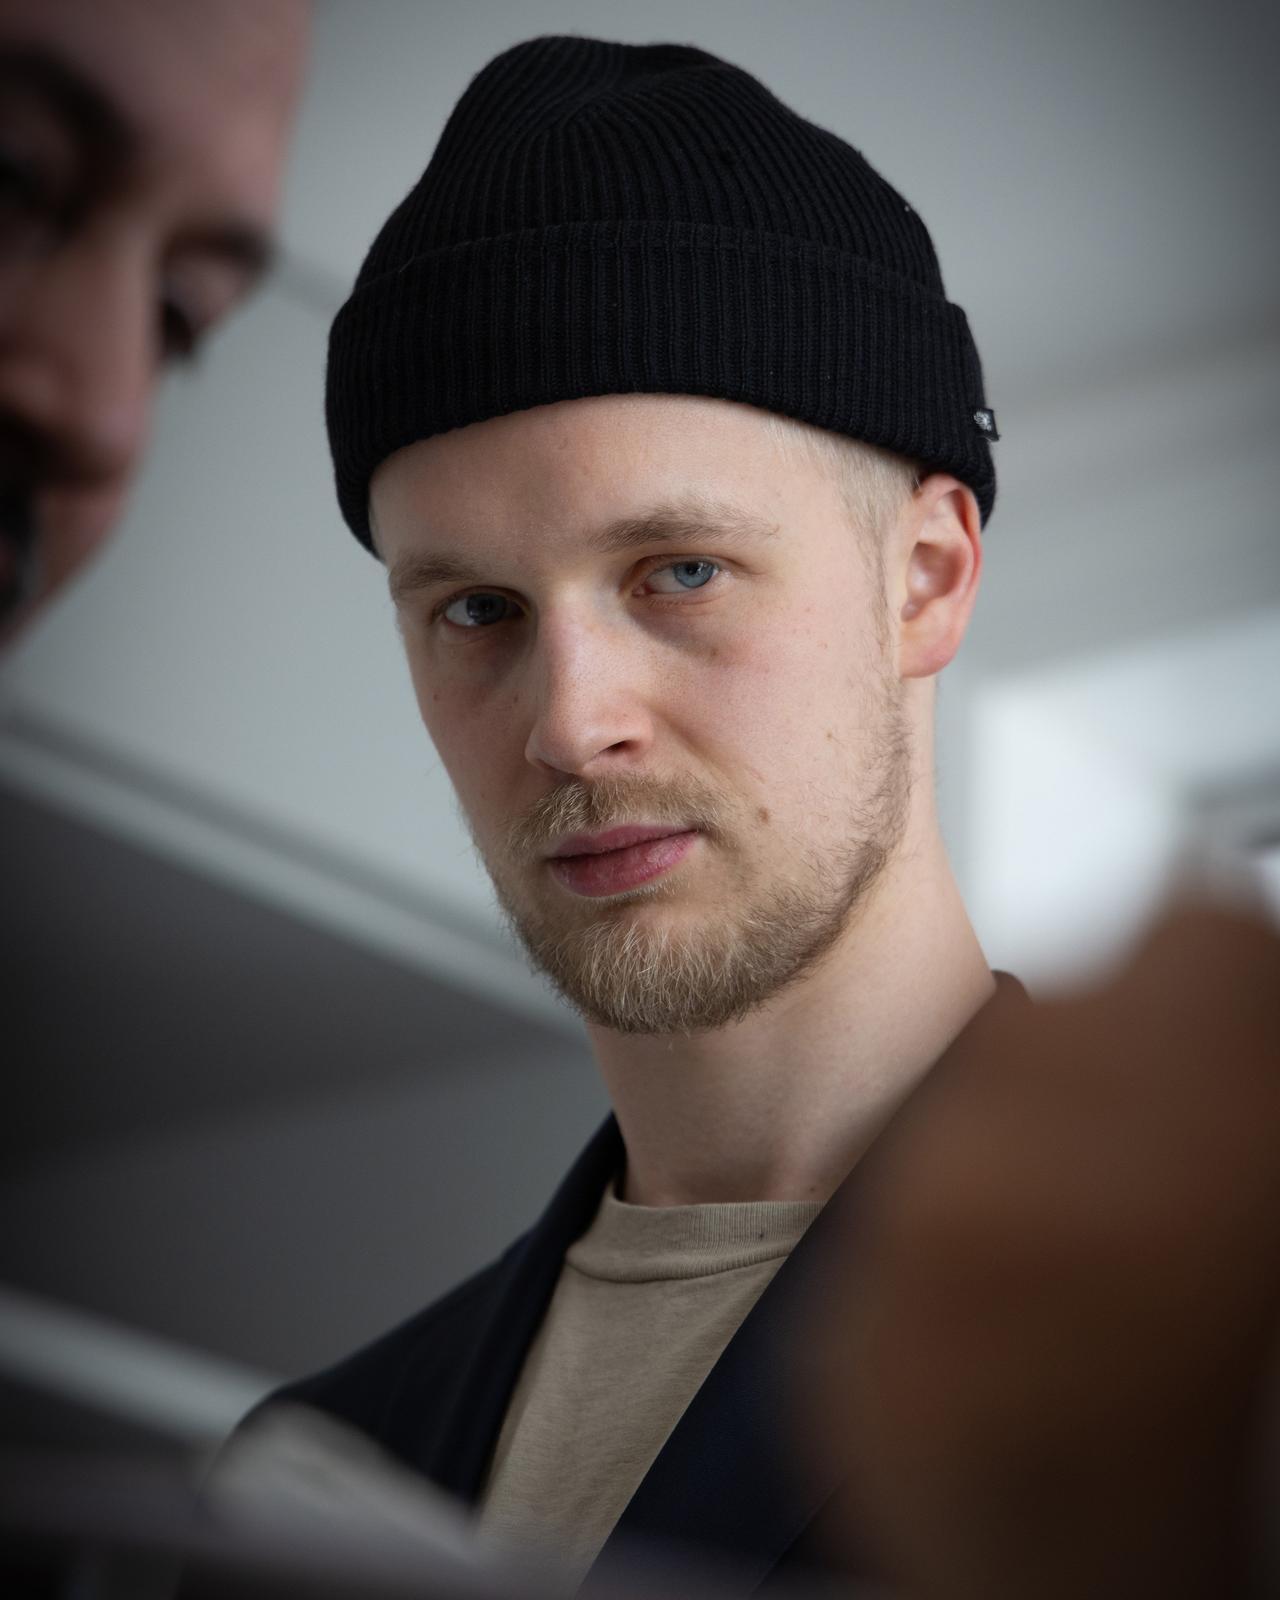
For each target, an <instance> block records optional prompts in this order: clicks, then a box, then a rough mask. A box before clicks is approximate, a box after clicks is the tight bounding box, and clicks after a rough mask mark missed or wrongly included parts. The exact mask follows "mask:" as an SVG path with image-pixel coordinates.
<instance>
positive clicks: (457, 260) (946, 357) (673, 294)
mask: <svg viewBox="0 0 1280 1600" xmlns="http://www.w3.org/2000/svg"><path fill="white" fill-rule="evenodd" d="M329 348H330V355H329V361H330V368H329V374H328V383H327V391H328V400H327V409H328V424H329V431H330V436H331V440H332V442H333V446H334V458H335V461H336V462H337V464H338V465H337V488H338V498H339V502H340V504H341V507H342V512H343V515H344V517H345V518H346V520H347V522H348V524H349V525H350V526H351V528H352V529H353V530H354V531H355V533H356V534H357V535H358V537H359V538H361V539H362V540H363V541H364V543H365V544H366V545H368V546H369V547H370V548H372V543H371V539H370V531H369V518H368V494H369V481H370V478H371V477H372V475H373V472H374V470H375V469H376V468H377V466H378V465H379V464H380V463H381V462H382V461H384V460H385V459H386V458H387V457H388V456H389V455H391V454H392V453H393V452H394V451H396V450H398V449H400V448H401V447H402V446H403V445H406V444H410V443H413V442H414V441H416V440H419V439H425V438H429V437H431V436H432V435H434V434H438V433H445V432H447V431H448V430H449V429H452V428H459V427H463V426H465V425H467V424H468V423H472V422H481V421H484V420H485V419H486V418H489V417H496V416H503V415H505V414H507V413H509V412H513V411H523V410H527V409H529V408H530V407H532V406H539V405H546V404H549V403H552V402H554V401H560V400H573V399H583V398H586V397H587V396H590V395H605V394H631V393H655V394H690V395H706V396H711V397H714V398H719V399H723V400H737V401H743V402H745V403H747V404H749V405H756V406H760V407H762V408H764V409H766V410H769V411H775V412H780V413H782V414H784V415H786V416H790V417H794V418H797V419H798V420H800V421H802V422H809V423H813V424H814V425H815V426H817V427H820V428H828V429H831V430H833V431H835V432H837V433H845V434H848V435H850V436H852V437H854V438H857V439H862V440H865V441H866V442H867V443H869V444H877V445H882V446H883V447H884V448H886V449H889V450H893V451H896V452H897V453H899V454H901V455H904V456H910V457H912V458H913V459H915V460H918V461H920V462H922V463H923V464H925V465H926V466H927V467H929V468H931V469H933V470H939V471H946V472H951V473H954V474H955V476H956V477H958V478H959V479H961V481H962V482H965V483H967V484H968V485H969V486H970V487H971V488H972V489H973V491H974V494H975V496H976V498H977V501H978V505H979V508H980V510H981V513H982V518H983V521H984V522H985V520H986V518H987V516H988V515H989V513H990V510H991V506H992V502H993V500H994V498H995V471H994V468H993V466H992V463H991V456H990V451H989V449H988V447H987V441H986V438H985V437H984V436H983V434H982V432H981V430H980V428H979V426H978V425H977V424H975V421H974V413H975V411H977V410H979V409H980V408H982V407H983V406H984V404H985V402H984V400H983V391H982V372H981V368H980V365H979V362H978V357H977V352H976V349H975V346H974V342H973V339H972V336H971V334H970V332H969V327H968V323H967V321H966V319H965V315H964V312H963V311H961V310H960V308H959V307H958V306H955V305H952V304H951V303H950V302H949V301H947V300H945V299H943V298H942V296H941V295H933V294H930V293H929V292H928V291H927V290H926V289H923V288H921V287H920V286H919V285H917V284H915V283H912V282H909V281H908V280H906V279H904V278H899V277H895V276H894V275H893V274H892V273H890V272H888V271H887V270H886V269H884V268H881V267H879V266H878V265H876V264H874V263H871V262H868V261H865V260H863V259H861V258H860V257H857V256H853V255H850V254H848V253H846V252H844V251H842V250H839V249H837V248H835V247H832V246H828V245H822V244H816V243H809V242H806V241H800V240H795V239H791V238H786V237H783V236H780V235H773V234H761V233H755V232H747V231H742V230H737V229H732V228H725V227H719V226H715V225H712V224H706V223H676V222H618V223H608V222H589V223H588V222H584V223H569V224H563V225H559V226H552V227H544V228H537V229H529V230H527V231H524V232H519V233H510V234H504V235H501V236H498V237H494V238H488V239H478V240H473V241H468V242H466V243H462V244H457V245H453V246H449V247H445V248H441V249H435V250H430V251H427V252H424V253H423V254H420V255H417V256H415V257H413V258H412V259H410V260H409V261H407V262H406V263H405V264H404V265H403V266H401V267H400V268H399V269H398V270H396V271H394V272H390V273H386V274H384V275H382V276H380V277H377V278H374V279H372V280H369V281H367V282H365V283H362V284H361V285H360V286H359V288H358V289H357V290H356V292H355V293H354V294H353V295H352V297H351V299H350V300H349V301H348V302H347V304H346V305H345V306H344V307H343V309H342V311H341V312H340V313H339V316H338V318H337V320H336V322H335V324H334V328H333V332H332V335H331V337H330V347H329Z"/></svg>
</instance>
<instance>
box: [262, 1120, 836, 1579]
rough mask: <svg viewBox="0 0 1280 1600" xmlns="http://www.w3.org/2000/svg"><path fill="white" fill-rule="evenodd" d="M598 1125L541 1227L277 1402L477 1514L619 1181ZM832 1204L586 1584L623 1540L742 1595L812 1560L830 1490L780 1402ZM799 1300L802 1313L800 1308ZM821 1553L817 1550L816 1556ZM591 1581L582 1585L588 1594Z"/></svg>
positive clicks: (721, 1364)
mask: <svg viewBox="0 0 1280 1600" xmlns="http://www.w3.org/2000/svg"><path fill="white" fill-rule="evenodd" d="M623 1159H624V1149H623V1144H622V1138H621V1135H620V1134H619V1132H618V1125H617V1123H616V1122H615V1121H614V1120H613V1118H612V1117H610V1118H609V1119H608V1121H607V1122H605V1124H604V1126H603V1127H602V1128H601V1129H600V1130H599V1132H598V1133H597V1134H596V1135H595V1137H594V1138H593V1139H592V1140H591V1142H590V1144H589V1145H588V1146H587V1147H586V1149H585V1150H584V1151H583V1153H582V1154H581V1155H580V1156H579V1158H578V1160H577V1161H576V1162H575V1164H574V1166H573V1167H572V1169H571V1170H570V1172H569V1174H568V1176H567V1177H566V1178H565V1179H564V1181H563V1182H562V1183H561V1185H560V1187H559V1189H558V1190H557V1191H556V1193H555V1195H554V1197H553V1198H552V1200H551V1203H550V1205H549V1206H548V1207H547V1209H546V1211H545V1212H544V1213H543V1215H542V1217H541V1218H540V1219H539V1220H538V1222H537V1223H536V1224H535V1225H534V1226H533V1228H532V1229H530V1231H529V1232H528V1233H526V1234H524V1235H522V1236H521V1237H520V1238H519V1239H517V1240H516V1242H515V1243H514V1244H513V1245H512V1246H511V1247H510V1249H508V1250H507V1251H506V1253H505V1254H504V1255H503V1256H502V1257H501V1258H500V1259H499V1260H498V1261H496V1262H495V1263H494V1264H493V1265H492V1266H490V1267H488V1268H486V1269H485V1270H484V1271H483V1272H480V1273H477V1274H476V1276H475V1277H473V1278H469V1279H467V1281H466V1282H465V1283H463V1284H461V1285H460V1286H459V1287H458V1288H456V1289H454V1290H453V1291H452V1292H451V1293H450V1294H448V1295H446V1296H445V1297H444V1299H442V1300H438V1301H436V1303H435V1304H434V1305H432V1306H429V1307H428V1308H427V1309H426V1310H425V1311H422V1312H419V1313H418V1315H417V1316H415V1317H412V1318H411V1319H410V1320H409V1321H408V1322H405V1323H403V1324H402V1325H401V1326H400V1327H398V1328H395V1329H393V1330H392V1332H390V1333H388V1334H385V1335H384V1336H383V1337H382V1338H380V1339H378V1340H376V1341H375V1342H374V1343H373V1344H371V1345H367V1346H366V1347H365V1348H364V1349H362V1350H359V1351H357V1352H356V1354H355V1355H353V1356H349V1357H348V1358H347V1359H346V1360H344V1361H342V1362H340V1363H339V1364H338V1365H337V1366H334V1367H331V1368H329V1369H328V1370H327V1371H325V1372H322V1373H319V1374H318V1375H316V1376H314V1377H311V1378H306V1379H304V1380H302V1381H301V1382H299V1383H295V1384H291V1385H289V1386H288V1387H287V1388H285V1389H283V1390H281V1391H279V1393H278V1395H277V1396H275V1397H274V1398H279V1399H285V1400H292V1401H296V1402H300V1403H303V1404H306V1405H311V1406H316V1407H318V1408H320V1409H321V1410H323V1411H327V1412H329V1413H331V1414H332V1415H333V1416H336V1417H337V1418H339V1419H340V1420H341V1421H343V1422H346V1423H348V1424H350V1425H351V1426H353V1427H356V1428H358V1429H359V1430H360V1431H361V1432H362V1433H365V1434H367V1435H368V1436H369V1437H370V1438H372V1439H373V1440H374V1441H375V1442H376V1443H377V1444H379V1445H380V1446H381V1447H382V1448H383V1449H384V1450H386V1451H388V1452H389V1453H390V1454H392V1455H393V1456H395V1457H397V1458H398V1459H399V1460H401V1461H402V1462H404V1463H405V1464H406V1465H408V1466H410V1467H412V1468H414V1469H416V1470H417V1471H418V1472H421V1473H422V1474H423V1475H424V1476H425V1477H427V1478H429V1479H430V1480H431V1481H432V1482H433V1483H435V1484H438V1485H439V1486H440V1487H441V1488H443V1489H446V1490H448V1491H449V1492H450V1493H451V1494H454V1495H456V1496H458V1497H459V1498H460V1499H461V1500H463V1501H465V1502H466V1503H468V1504H474V1503H475V1502H476V1501H477V1500H478V1499H479V1496H480V1492H481V1490H482V1488H483V1486H484V1480H485V1475H486V1472H487V1470H488V1466H489V1459H490V1457H491V1455H492V1453H493V1449H494V1446H495V1445H496V1444H497V1440H498V1433H499V1431H500V1429H501V1427H502V1422H503V1418H504V1417H505V1415H506V1410H507V1403H508V1401H509V1400H510V1398H511V1393H512V1391H513V1389H514V1388H515V1385H516V1380H517V1379H518V1378H519V1376H520V1371H521V1368H522V1366H523V1364H524V1359H525V1356H526V1354H527V1352H528V1350H529V1346H530V1345H531V1344H532V1342H533V1339H534V1336H535V1334H536V1333H537V1331H538V1327H539V1325H540V1323H541V1321H542V1317H543V1314H544V1312H545V1311H546V1308H547V1304H548V1302H549V1301H550V1299H551V1294H552V1291H553V1290H554V1288H555V1286H556V1282H557V1280H558V1279H559V1276H560V1270H561V1267H562V1266H563V1264H564V1255H565V1251H566V1250H567V1249H568V1248H569V1246H570V1245H571V1244H572V1243H573V1241H574V1240H575V1239H577V1238H578V1237H579V1235H581V1234H582V1233H584V1232H585V1231H586V1229H587V1227H588V1226H589V1225H590V1223H591V1220H592V1218H593V1217H594V1216H595V1213H596V1210H597V1208H598V1206H599V1204H600V1198H601V1196H602V1194H603V1193H604V1190H605V1186H606V1184H607V1183H609V1181H610V1180H611V1179H612V1178H613V1177H614V1176H615V1175H616V1174H617V1173H618V1172H619V1171H620V1170H621V1167H622V1165H623ZM831 1211H832V1208H831V1207H828V1208H827V1209H826V1210H825V1211H824V1212H823V1213H822V1215H821V1216H819V1217H818V1219H817V1221H816V1222H815V1223H814V1224H813V1225H812V1226H811V1227H810V1229H809V1230H808V1232H807V1233H806V1234H805V1235H804V1237H803V1238H802V1239H801V1241H800V1243H799V1244H798V1245H797V1246H796V1248H795V1249H794V1250H793V1251H792V1253H791V1255H790V1256H789V1257H788V1259H787V1260H786V1261H785V1262H783V1264H782V1266H781V1267H780V1268H779V1270H778V1272H777V1273H776V1274H775V1275H774V1277H773V1280H772V1281H771V1283H770V1284H769V1286H768V1288H767V1289H766V1290H765V1292H764V1293H763V1295H761V1297H760V1299H759V1300H758V1301H757V1302H756V1304H755V1306H754V1307H753V1308H752V1310H751V1312H750V1313H749V1314H748V1316H747V1317H746V1319H745V1321H744V1322H743V1323H742V1325H741V1327H740V1328H739V1329H738V1332H737V1333H736V1334H735V1335H734V1337H733V1338H732V1339H731V1340H730V1342H729V1345H728V1347H727V1348H726V1349H725V1351H724V1353H723V1354H722V1355H721V1357H720V1359H719V1361H717V1362H716V1364H715V1366H714V1367H713V1368H712V1370H711V1372H710V1374H709V1375H708V1377H707V1379H706V1381H705V1382H704V1383H703V1385H702V1387H701V1388H700V1389H699V1391H698V1393H697V1394H696V1395H695V1396H694V1398H693V1400H692V1402H691V1403H690V1405H689V1407H688V1409H687V1410H686V1412H685V1414H684V1415H683V1417H681V1419H680V1421H679V1422H678V1423H677V1425H676V1427H675V1429H674V1430H673V1432H672V1434H671V1436H670V1438H669V1439H668V1440H667V1442H666V1444H665V1445H664V1446H663V1447H662V1450H661V1451H660V1452H659V1454H658V1457H657V1459H656V1460H655V1462H654V1463H653V1465H652V1467H650V1469H649V1472H648V1474H647V1475H646V1476H645V1479H644V1481H643V1482H642V1483H641V1485H640V1487H639V1489H638V1490H637V1491H636V1493H635V1495H634V1496H633V1497H632V1499H631V1502H630V1504H629V1505H628V1506H627V1508H626V1510H625V1511H624V1512H623V1514H622V1518H621V1520H620V1521H619V1523H618V1525H617V1527H616V1528H615V1529H614V1532H613V1533H612V1534H611V1535H610V1538H609V1540H608V1542H607V1543H606V1545H605V1548H604V1550H603V1551H602V1552H601V1555H600V1557H599V1558H598V1560H597V1563H596V1567H595V1568H593V1573H596V1572H597V1571H599V1572H600V1573H604V1572H606V1571H607V1570H608V1569H609V1568H610V1567H611V1566H612V1565H613V1562H614V1561H615V1560H619V1559H621V1560H622V1561H623V1562H624V1563H625V1561H626V1559H627V1557H626V1552H627V1549H628V1547H629V1546H631V1545H632V1544H633V1543H634V1541H636V1540H639V1539H643V1540H645V1541H648V1542H651V1543H652V1544H653V1545H655V1546H657V1547H659V1548H672V1549H674V1550H676V1551H679V1552H681V1553H683V1552H688V1553H690V1554H693V1555H696V1556H697V1557H699V1558H703V1559H707V1558H710V1559H712V1560H716V1559H719V1558H722V1559H723V1560H724V1561H725V1562H726V1563H728V1564H729V1568H730V1570H731V1571H732V1573H733V1582H734V1586H735V1587H736V1588H740V1591H741V1592H742V1593H743V1594H748V1593H751V1592H753V1591H755V1590H756V1589H757V1588H758V1587H759V1585H760V1584H761V1583H762V1582H763V1581H764V1580H765V1579H766V1578H768V1577H769V1575H770V1574H771V1573H774V1572H775V1569H777V1575H778V1576H780V1577H781V1576H786V1577H792V1578H794V1577H798V1576H800V1575H801V1574H802V1573H803V1572H804V1571H808V1570H810V1569H811V1568H812V1567H814V1566H817V1565H818V1564H820V1562H821V1559H822V1557H821V1553H820V1538H819V1540H818V1541H815V1538H814V1534H815V1530H814V1529H813V1528H811V1524H813V1523H814V1520H815V1518H816V1517H817V1515H818V1513H819V1512H820V1511H821V1509H822V1506H823V1504H824V1502H826V1501H827V1500H828V1499H829V1498H830V1495H831V1493H832V1491H833V1489H834V1488H835V1486H836V1485H835V1484H834V1483H833V1482H831V1481H827V1480H824V1479H822V1478H821V1476H820V1475H818V1474H817V1473H816V1472H814V1471H813V1470H812V1469H808V1468H806V1467H803V1466H801V1464H800V1462H801V1457H802V1453H801V1452H797V1451H796V1450H795V1449H794V1448H793V1447H792V1441H791V1438H790V1433H791V1429H792V1427H793V1420H792V1409H793V1408H792V1406H791V1404H790V1397H789V1394H788V1383H787V1377H788V1371H789V1368H790V1361H791V1358H790V1355H789V1351H790V1350H791V1349H792V1348H793V1340H792V1337H791V1328H792V1325H793V1323H794V1320H795V1319H796V1316H797V1313H798V1311H800V1310H801V1309H802V1306H803V1303H805V1302H806V1296H805V1295H804V1294H803V1293H802V1292H801V1287H800V1286H801V1283H802V1281H803V1279H804V1278H805V1277H806V1272H805V1268H806V1266H808V1265H809V1264H810V1263H811V1262H812V1261H813V1259H814V1258H818V1257H820V1255H821V1238H822V1235H823V1234H824V1232H826V1231H829V1226H828V1227H827V1228H824V1224H828V1223H829V1218H830V1216H831ZM798 1302H799V1304H798ZM815 1543H817V1548H815ZM589 1582H590V1579H588V1583H589Z"/></svg>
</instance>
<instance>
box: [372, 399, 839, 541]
mask: <svg viewBox="0 0 1280 1600" xmlns="http://www.w3.org/2000/svg"><path fill="white" fill-rule="evenodd" d="M833 493H834V489H833V484H832V479H831V475H830V474H829V473H825V472H823V471H822V470H821V468H820V467H819V466H818V465H817V464H815V463H814V462H812V461H811V460H808V459H806V458H804V457H803V456H801V455H798V454H797V453H795V452H792V451H789V450H787V449H786V448H785V446H784V444H783V442H782V440H781V438H780V437H779V435H778V433H777V431H776V430H775V429H773V428H772V427H771V426H770V419H769V417H768V415H767V414H766V413H765V412H762V411H759V410H757V409H756V408H754V407H752V406H747V405H739V404H737V403H735V402H732V401H727V400H713V399H704V398H702V397H699V396H688V395H604V396H597V397H592V398H589V399H583V400H567V401H561V402H559V403H558V404H555V405H548V406H538V407H536V408H535V409H533V410H529V411H521V412H514V413H512V414H511V415H509V416H504V417H494V418H491V419H490V420H488V421H485V422H478V423H472V424H470V425H469V426H467V427H465V428H458V429H455V430H453V431H452V432H451V433H445V434H440V435H437V436H436V437H434V438H431V439H424V440H421V441H419V442H418V443H416V444H412V445H408V446H406V447H405V448H404V449H402V450H399V451H397V452H396V453H395V454H394V455H393V456H391V457H389V458H388V459H387V460H386V461H384V462H383V463H382V465H381V466H380V467H379V468H378V470H377V472H376V473H375V474H374V477H373V482H372V486H371V499H372V509H373V521H374V524H375V527H376V529H377V533H376V538H377V542H378V548H379V551H380V553H381V554H382V555H383V556H384V558H385V557H386V556H387V555H388V554H389V553H390V551H391V548H392V546H395V547H397V548H403V547H405V546H406V545H408V544H411V543H433V542H437V541H439V542H447V543H450V544H458V543H465V542H468V541H469V540H470V539H472V538H477V537H478V538H489V537H491V536H498V537H501V536H503V535H510V536H511V537H512V538H513V539H515V538H520V539H527V540H529V541H530V543H531V544H536V545H537V546H539V547H542V546H544V544H545V543H561V542H564V541H567V542H569V543H571V544H573V543H579V542H581V541H582V540H584V539H590V538H591V537H592V536H594V535H595V534H596V533H597V532H598V531H599V529H600V528H601V527H603V526H607V525H609V524H612V523H614V522H616V521H619V520H622V519H625V518H627V517H632V516H636V515H639V514H643V513H644V512H645V511H647V510H648V509H649V508H651V507H653V506H673V505H681V504H685V503H688V502H690V501H691V500H706V501H713V502H715V503H717V504H719V505H721V506H736V507H740V508H741V509H742V511H743V512H744V513H749V514H750V515H751V516H753V517H755V518H758V519H760V520H764V521H769V522H774V523H786V522H794V521H795V520H796V519H797V518H800V517H805V516H808V515H809V514H810V513H812V512H813V511H814V510H815V509H817V508H819V507H820V506H822V505H825V504H827V503H828V502H829V500H830V497H831V496H832V494H833Z"/></svg>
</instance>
